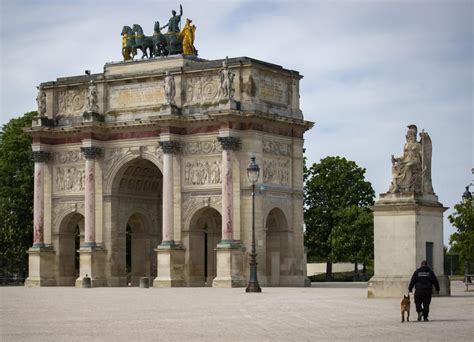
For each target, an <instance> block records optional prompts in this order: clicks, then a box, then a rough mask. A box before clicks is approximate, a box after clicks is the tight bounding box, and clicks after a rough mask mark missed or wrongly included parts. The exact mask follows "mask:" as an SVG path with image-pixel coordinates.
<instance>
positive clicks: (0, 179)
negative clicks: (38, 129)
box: [0, 112, 36, 276]
mask: <svg viewBox="0 0 474 342" xmlns="http://www.w3.org/2000/svg"><path fill="white" fill-rule="evenodd" d="M34 115H36V112H29V113H26V114H24V115H23V116H22V117H21V118H17V119H12V120H10V121H9V122H8V123H7V124H5V125H4V126H3V127H2V130H1V132H0V268H1V272H2V273H3V274H2V276H7V275H8V274H21V275H26V274H27V268H28V256H27V254H26V251H27V250H28V248H29V247H31V245H32V243H33V237H32V236H33V161H32V160H31V138H30V137H29V136H28V135H27V134H26V133H25V132H24V131H23V128H25V127H30V126H31V120H32V117H33V116H34Z"/></svg>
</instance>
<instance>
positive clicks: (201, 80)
mask: <svg viewBox="0 0 474 342" xmlns="http://www.w3.org/2000/svg"><path fill="white" fill-rule="evenodd" d="M219 87H220V80H219V77H218V76H217V75H216V76H201V77H193V78H188V79H187V81H186V102H187V103H201V102H209V101H214V100H218V97H219Z"/></svg>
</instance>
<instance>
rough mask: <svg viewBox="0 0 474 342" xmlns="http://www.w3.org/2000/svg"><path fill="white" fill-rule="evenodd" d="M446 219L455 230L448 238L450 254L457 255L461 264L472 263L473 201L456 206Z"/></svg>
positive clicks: (473, 234) (473, 258) (473, 254)
mask: <svg viewBox="0 0 474 342" xmlns="http://www.w3.org/2000/svg"><path fill="white" fill-rule="evenodd" d="M448 219H449V222H451V224H452V225H453V226H454V227H455V228H456V229H457V231H456V232H455V233H453V234H452V235H451V237H450V244H451V249H450V252H454V253H456V254H459V257H460V259H461V262H463V263H464V261H471V262H472V261H474V201H473V200H470V201H469V200H468V201H465V202H461V203H459V204H456V205H455V206H454V212H453V213H452V214H451V215H449V216H448Z"/></svg>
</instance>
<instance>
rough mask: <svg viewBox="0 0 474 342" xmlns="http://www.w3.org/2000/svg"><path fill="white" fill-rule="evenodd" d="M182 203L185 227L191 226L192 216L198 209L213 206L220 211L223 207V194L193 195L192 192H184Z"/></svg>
mask: <svg viewBox="0 0 474 342" xmlns="http://www.w3.org/2000/svg"><path fill="white" fill-rule="evenodd" d="M181 203H182V215H183V216H182V217H183V222H184V223H185V228H186V227H187V228H189V227H188V226H189V222H190V221H191V216H192V215H193V214H194V212H195V211H196V210H199V209H201V208H206V207H213V208H215V209H216V210H218V211H219V213H220V212H221V208H222V196H221V195H209V196H192V195H191V194H190V193H184V194H183V196H182V202H181Z"/></svg>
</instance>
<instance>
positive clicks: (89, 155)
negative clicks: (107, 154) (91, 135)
mask: <svg viewBox="0 0 474 342" xmlns="http://www.w3.org/2000/svg"><path fill="white" fill-rule="evenodd" d="M81 152H82V154H83V155H84V157H85V158H86V159H95V157H97V156H100V155H102V149H101V148H100V147H95V146H92V147H81Z"/></svg>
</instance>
